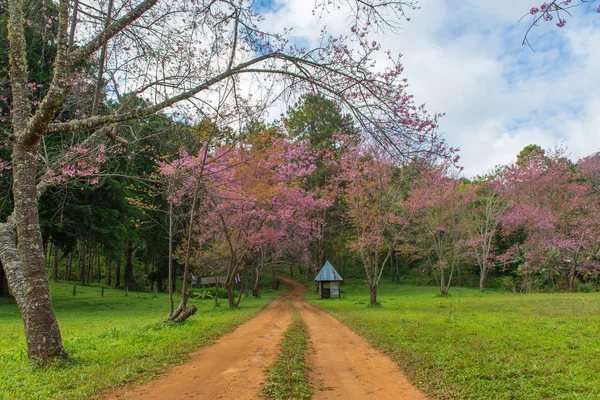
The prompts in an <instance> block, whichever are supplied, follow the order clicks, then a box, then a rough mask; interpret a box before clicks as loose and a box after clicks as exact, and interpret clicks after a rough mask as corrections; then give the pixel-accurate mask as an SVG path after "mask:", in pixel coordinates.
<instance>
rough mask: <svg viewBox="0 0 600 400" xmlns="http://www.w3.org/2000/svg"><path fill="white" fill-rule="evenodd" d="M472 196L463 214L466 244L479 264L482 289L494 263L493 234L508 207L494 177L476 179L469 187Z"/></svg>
mask: <svg viewBox="0 0 600 400" xmlns="http://www.w3.org/2000/svg"><path fill="white" fill-rule="evenodd" d="M471 190H473V191H474V196H473V198H472V199H471V201H470V203H469V204H468V205H467V210H466V211H467V212H466V213H465V214H464V216H465V228H466V232H465V233H466V236H465V239H464V240H465V245H466V249H468V251H470V253H471V254H472V255H473V258H474V259H475V263H476V264H477V266H478V267H479V290H480V291H482V292H483V291H484V289H485V284H486V282H487V277H488V273H489V271H490V269H491V268H492V267H493V265H494V260H495V258H496V254H495V252H494V243H493V239H494V236H495V235H496V234H497V233H498V232H499V229H500V220H501V217H502V215H504V212H505V211H506V209H507V201H506V199H505V198H504V197H503V196H501V193H500V185H499V183H498V182H497V181H496V180H495V179H494V178H493V177H488V178H484V179H482V180H481V181H479V182H476V183H475V184H474V186H473V188H472V189H471Z"/></svg>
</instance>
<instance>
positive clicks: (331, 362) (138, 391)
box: [104, 280, 427, 400]
mask: <svg viewBox="0 0 600 400" xmlns="http://www.w3.org/2000/svg"><path fill="white" fill-rule="evenodd" d="M285 285H286V286H287V287H288V288H289V289H290V290H289V292H288V293H286V294H285V295H282V296H279V297H278V298H277V299H275V300H274V301H273V302H272V303H271V304H270V305H269V306H268V307H267V308H266V309H265V310H263V311H261V312H260V313H259V314H258V315H257V316H256V317H255V318H253V319H251V320H250V321H247V322H246V323H244V324H242V325H240V327H238V328H237V329H236V330H235V331H234V332H232V333H230V334H229V335H226V336H224V337H222V338H221V339H219V340H218V341H217V342H216V343H215V344H213V345H212V346H209V347H206V348H204V349H202V350H200V351H198V352H197V353H195V354H193V355H192V358H191V360H190V361H189V362H187V363H185V364H182V365H180V366H177V367H175V368H173V369H172V370H171V371H170V372H169V373H168V374H167V375H166V376H164V377H162V378H160V379H158V380H155V381H152V382H149V383H147V384H144V385H141V386H138V387H135V388H133V389H129V390H125V391H121V392H114V393H111V394H110V395H108V396H105V397H104V398H108V399H163V400H169V399H173V400H174V399H236V400H238V399H240V400H245V399H259V398H260V397H259V393H260V383H261V382H262V381H263V377H264V373H263V371H264V369H265V368H266V367H268V366H269V365H270V364H271V363H272V362H273V361H274V359H275V356H276V354H277V351H278V346H279V342H280V340H281V337H282V334H283V332H285V330H286V329H287V327H288V326H289V325H290V323H291V316H290V313H289V311H288V308H287V305H286V304H285V298H286V297H291V299H292V304H293V305H294V307H295V308H296V309H297V310H298V311H299V313H300V316H301V317H302V319H303V321H304V322H305V323H306V325H307V327H308V332H309V335H310V338H309V342H310V345H309V351H308V357H307V361H308V363H309V365H310V368H311V369H310V375H309V379H310V382H311V386H312V389H313V399H343V400H353V399H356V400H359V399H360V400H363V399H377V400H379V399H381V400H386V399H390V400H391V399H394V400H401V399H402V400H416V399H419V400H420V399H427V397H426V396H425V395H424V394H423V393H422V392H420V391H419V390H417V389H416V388H415V387H414V386H412V385H411V384H410V382H409V381H408V379H407V378H406V376H405V375H404V374H403V373H402V371H401V370H400V368H399V367H398V366H397V365H396V364H395V363H394V362H393V361H392V360H391V359H390V358H389V357H388V356H386V355H384V354H383V353H381V352H379V351H377V350H375V349H374V348H373V347H371V345H370V344H369V343H368V342H367V341H366V340H365V339H363V338H362V337H360V336H358V335H357V334H356V333H354V332H353V331H352V330H351V329H349V328H348V327H346V326H345V325H343V324H342V323H340V322H339V321H338V320H336V319H335V318H333V317H331V316H330V315H329V314H327V313H325V312H323V311H320V310H317V309H315V308H314V307H312V306H310V305H309V304H307V303H306V302H304V301H303V300H302V297H303V296H304V293H305V292H306V288H305V287H304V286H302V285H301V284H299V283H297V282H294V281H291V280H285Z"/></svg>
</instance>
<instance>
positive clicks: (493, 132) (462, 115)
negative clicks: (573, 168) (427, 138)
mask: <svg viewBox="0 0 600 400" xmlns="http://www.w3.org/2000/svg"><path fill="white" fill-rule="evenodd" d="M280 4H281V7H280V8H279V9H278V10H277V12H276V13H273V14H270V15H267V20H266V22H267V23H269V24H270V27H273V28H275V27H276V28H281V27H283V26H288V27H289V26H293V27H294V36H297V37H298V38H302V40H304V41H306V42H310V41H312V40H314V39H315V36H316V33H318V31H319V30H320V29H321V28H322V27H323V26H324V25H327V28H328V30H329V31H330V32H331V33H336V34H340V33H344V32H347V29H348V22H347V21H346V20H345V19H344V18H340V14H334V13H331V14H325V15H323V17H322V18H320V19H319V18H315V17H314V16H313V15H312V12H311V5H312V2H306V1H305V0H289V1H285V2H283V1H281V2H280ZM533 5H535V1H534V2H533V3H532V4H528V3H527V2H525V3H524V2H523V1H522V0H506V1H503V2H492V1H479V0H463V1H462V2H457V1H456V0H453V1H451V0H428V1H425V0H423V1H422V2H421V4H420V6H421V9H420V10H418V11H412V12H410V13H409V14H410V17H411V19H412V20H411V22H408V23H403V24H402V25H403V27H402V29H401V30H400V31H399V32H398V34H397V35H388V36H386V37H383V38H378V41H379V42H381V43H383V46H384V48H389V49H391V50H392V51H393V52H395V53H402V54H403V59H402V62H403V65H404V67H405V76H406V77H407V78H408V80H409V85H410V86H409V91H410V92H411V93H412V94H414V95H415V98H416V101H417V102H418V103H426V104H427V108H428V109H429V110H430V111H431V112H445V113H446V116H445V117H444V118H443V119H442V121H441V129H442V130H443V131H444V132H445V134H446V136H447V140H448V142H449V143H450V144H451V145H453V146H458V147H460V148H461V160H462V161H461V162H462V164H463V166H464V167H465V174H466V175H468V176H470V175H475V174H478V173H482V172H484V171H486V170H489V169H490V168H491V167H493V166H494V165H497V164H504V163H508V162H511V161H513V160H514V159H515V157H516V155H517V153H518V152H519V151H520V150H521V149H522V148H523V147H524V146H526V145H528V144H531V143H536V144H539V145H541V146H542V147H545V148H551V147H554V146H557V145H560V144H564V145H566V146H567V147H568V148H569V150H570V152H571V155H572V158H573V159H575V160H576V159H578V158H580V157H582V156H585V155H588V154H591V153H592V152H596V151H599V150H600V135H598V134H597V130H598V128H597V127H598V126H600V117H598V116H596V112H595V111H596V110H598V108H599V106H600V96H599V95H597V88H598V87H600V75H599V74H598V73H597V66H598V65H600V47H598V46H597V43H598V42H599V39H600V29H599V27H600V16H598V15H595V14H594V15H591V14H589V13H588V14H585V13H584V11H585V10H584V9H583V8H578V9H574V10H573V17H572V18H569V19H568V22H567V26H566V27H565V28H562V29H559V28H557V27H556V26H555V24H554V22H550V23H543V24H541V25H540V26H539V27H536V28H534V30H533V31H532V34H531V36H530V40H531V43H532V46H533V47H534V49H535V50H536V51H535V52H534V51H532V50H531V49H529V48H528V47H525V46H521V41H522V39H523V35H524V33H525V31H526V29H527V27H528V24H529V23H530V21H531V19H530V18H527V17H526V18H525V19H523V20H522V21H521V22H520V23H518V21H519V19H520V18H521V16H523V15H524V14H525V13H526V12H527V10H528V9H529V8H530V7H531V6H533Z"/></svg>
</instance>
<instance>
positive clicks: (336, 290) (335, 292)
mask: <svg viewBox="0 0 600 400" xmlns="http://www.w3.org/2000/svg"><path fill="white" fill-rule="evenodd" d="M329 290H330V296H331V298H332V299H339V298H340V283H339V282H331V286H330V289H329Z"/></svg>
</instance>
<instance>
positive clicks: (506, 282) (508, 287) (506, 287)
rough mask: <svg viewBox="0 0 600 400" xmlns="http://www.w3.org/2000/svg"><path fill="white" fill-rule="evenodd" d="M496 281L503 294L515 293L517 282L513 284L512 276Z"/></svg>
mask: <svg viewBox="0 0 600 400" xmlns="http://www.w3.org/2000/svg"><path fill="white" fill-rule="evenodd" d="M496 281H497V282H498V283H499V284H500V290H502V291H503V292H516V291H517V282H515V278H513V277H512V276H503V277H501V278H498V279H496Z"/></svg>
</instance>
